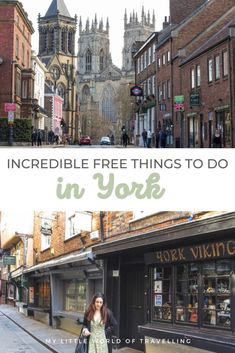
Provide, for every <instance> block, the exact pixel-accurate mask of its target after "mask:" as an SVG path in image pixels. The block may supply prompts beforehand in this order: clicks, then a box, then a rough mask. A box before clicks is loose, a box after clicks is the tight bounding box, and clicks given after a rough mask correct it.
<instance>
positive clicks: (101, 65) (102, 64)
mask: <svg viewBox="0 0 235 353" xmlns="http://www.w3.org/2000/svg"><path fill="white" fill-rule="evenodd" d="M103 70H104V50H103V49H101V51H100V71H103Z"/></svg>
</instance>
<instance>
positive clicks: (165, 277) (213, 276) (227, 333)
mask: <svg viewBox="0 0 235 353" xmlns="http://www.w3.org/2000/svg"><path fill="white" fill-rule="evenodd" d="M234 231H235V214H234V213H226V214H223V215H218V216H216V217H211V218H208V219H202V220H195V221H193V220H192V221H189V222H187V223H184V224H179V225H175V226H173V227H170V228H166V229H161V230H158V231H153V232H151V233H147V234H138V235H135V236H132V237H130V236H129V237H127V238H126V239H124V237H122V239H120V240H116V241H113V242H109V243H108V242H107V243H106V244H102V245H97V246H95V247H94V249H93V250H94V252H95V253H97V256H101V257H102V258H105V259H106V261H105V263H106V266H107V269H108V270H107V271H106V274H105V288H106V295H107V298H108V301H109V303H110V305H111V306H112V309H114V312H115V315H116V317H117V319H118V322H119V332H118V336H119V338H120V340H121V345H122V346H131V347H133V348H137V349H139V350H141V351H145V353H158V352H167V353H168V352H189V350H190V352H195V353H202V352H204V351H206V352H226V353H230V352H231V353H232V352H234V350H235V335H234V332H235V238H234Z"/></svg>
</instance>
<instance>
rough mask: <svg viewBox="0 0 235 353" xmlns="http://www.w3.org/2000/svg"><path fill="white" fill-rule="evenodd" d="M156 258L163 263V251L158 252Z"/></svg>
mask: <svg viewBox="0 0 235 353" xmlns="http://www.w3.org/2000/svg"><path fill="white" fill-rule="evenodd" d="M156 257H157V259H158V260H159V261H160V262H163V258H162V252H161V251H157V254H156Z"/></svg>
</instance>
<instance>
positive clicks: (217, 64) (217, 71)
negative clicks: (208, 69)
mask: <svg viewBox="0 0 235 353" xmlns="http://www.w3.org/2000/svg"><path fill="white" fill-rule="evenodd" d="M217 61H218V62H217ZM214 66H215V81H219V80H220V76H221V70H220V55H219V54H217V55H215V58H214Z"/></svg>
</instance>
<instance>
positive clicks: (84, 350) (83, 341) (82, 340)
mask: <svg viewBox="0 0 235 353" xmlns="http://www.w3.org/2000/svg"><path fill="white" fill-rule="evenodd" d="M82 331H83V327H82V329H81V332H80V335H79V337H78V343H77V345H76V348H75V353H88V344H87V343H88V342H87V338H86V337H84V336H83V334H82Z"/></svg>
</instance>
